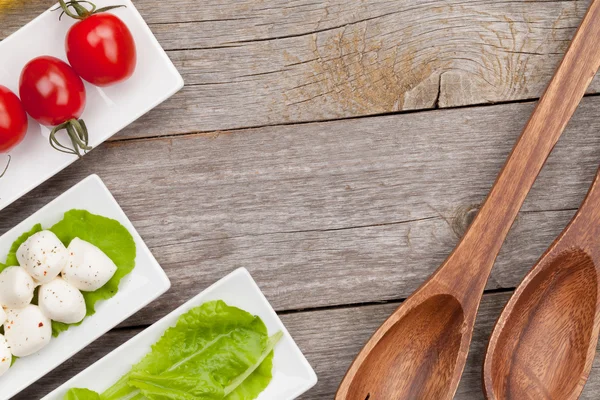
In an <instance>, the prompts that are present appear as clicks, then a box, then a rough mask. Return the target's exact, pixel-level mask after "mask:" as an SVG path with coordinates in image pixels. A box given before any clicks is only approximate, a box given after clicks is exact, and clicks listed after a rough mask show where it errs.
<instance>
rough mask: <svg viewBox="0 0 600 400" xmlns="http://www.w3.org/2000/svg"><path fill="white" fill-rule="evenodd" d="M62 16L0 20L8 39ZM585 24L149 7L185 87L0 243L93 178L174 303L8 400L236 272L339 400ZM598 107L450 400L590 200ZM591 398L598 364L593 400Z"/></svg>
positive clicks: (526, 10)
mask: <svg viewBox="0 0 600 400" xmlns="http://www.w3.org/2000/svg"><path fill="white" fill-rule="evenodd" d="M53 2H54V0H27V1H23V2H17V1H16V0H0V6H1V7H0V9H1V11H0V38H2V37H5V36H7V35H8V34H10V33H11V32H12V31H14V30H16V29H18V28H19V27H20V26H22V25H23V24H25V23H26V22H27V21H29V20H30V19H32V18H33V17H34V16H35V15H37V14H39V13H41V12H42V11H43V10H45V9H46V8H47V7H49V6H50V5H51V4H52V3H53ZM588 4H589V2H588V1H587V0H585V1H535V2H531V1H526V0H516V1H508V0H502V1H500V0H493V1H492V0H489V1H481V0H396V1H390V0H370V1H364V0H324V1H312V0H235V1H234V0H229V1H224V0H221V1H219V0H207V1H200V0H191V1H185V2H177V3H175V2H171V1H156V0H137V1H136V6H137V7H138V8H139V10H140V12H141V14H142V15H143V16H144V18H145V19H146V21H147V22H148V23H149V25H150V27H151V29H152V30H153V31H154V33H155V34H156V37H157V38H158V40H159V42H160V43H161V44H162V46H163V47H164V48H165V49H166V50H167V52H168V54H169V56H170V57H171V59H172V60H173V62H174V63H175V65H176V66H177V68H178V69H179V71H180V72H181V73H182V75H183V77H184V79H185V82H186V87H185V88H184V89H183V90H182V91H181V92H180V93H178V94H177V95H175V96H174V97H173V98H172V99H170V100H169V101H167V102H166V103H164V104H163V105H161V106H160V107H158V108H157V109H155V110H154V111H152V112H151V113H149V114H148V115H146V116H145V117H143V118H142V119H140V120H139V121H138V122H136V123H134V124H133V125H132V126H130V127H129V128H127V129H125V130H124V131H123V132H121V133H119V134H118V135H117V136H115V137H114V138H113V139H112V140H111V141H110V142H108V143H106V144H104V145H102V146H100V147H99V148H98V149H96V150H94V151H93V152H92V153H91V154H89V155H88V156H87V157H86V158H85V159H84V160H82V161H80V162H77V163H76V164H74V165H73V166H71V167H70V168H68V169H67V170H65V171H64V172H62V173H60V174H59V175H58V176H57V177H55V178H54V179H51V180H50V181H48V182H47V183H46V184H44V185H43V186H41V187H39V188H38V189H36V190H35V191H33V192H32V193H31V194H29V195H27V196H26V197H24V198H23V199H21V200H19V201H17V202H16V203H15V204H13V205H12V206H10V207H9V208H7V209H5V210H4V211H2V212H1V213H0V234H1V233H4V232H5V231H7V230H8V229H10V228H11V227H12V226H14V225H15V224H17V223H18V222H19V221H21V220H22V219H24V218H25V217H27V216H28V215H30V214H31V213H33V212H34V211H36V210H38V209H39V208H40V207H42V206H43V205H44V204H46V203H47V202H49V201H50V200H52V199H53V198H54V197H56V196H57V195H59V194H60V193H62V192H63V191H64V190H66V189H68V188H69V187H71V186H72V185H74V184H75V183H77V182H78V181H79V180H81V179H82V178H84V177H85V176H87V175H88V174H91V173H97V174H99V175H100V177H101V178H102V179H103V180H104V181H105V182H106V184H107V186H108V187H109V189H110V190H111V191H112V193H113V194H114V196H115V197H116V199H117V201H118V202H119V203H120V204H121V206H122V207H123V209H124V210H125V212H126V214H127V215H128V216H129V217H130V218H131V220H132V222H133V224H134V225H135V226H136V227H137V228H138V229H139V232H140V234H141V235H142V237H143V238H144V239H145V240H146V242H147V243H148V245H149V247H150V248H151V250H152V251H153V253H154V255H155V256H156V258H157V259H158V261H159V262H160V263H161V265H162V266H163V268H164V269H165V271H166V272H167V274H168V275H169V277H170V278H171V281H172V284H173V286H172V289H171V290H170V291H169V292H168V293H167V294H165V295H164V296H162V297H161V298H160V299H159V300H157V301H155V302H154V303H153V304H151V305H150V306H149V307H147V308H145V309H144V310H142V311H141V312H139V313H138V314H136V315H135V316H134V317H132V318H131V319H129V320H127V321H126V322H124V323H123V324H122V325H121V326H119V327H118V328H116V329H114V330H113V331H112V332H110V333H109V334H107V335H105V336H104V337H103V338H101V339H100V340H98V341H96V342H95V343H94V344H92V345H91V346H89V347H88V348H87V349H85V350H83V351H82V352H81V353H80V354H78V355H77V356H76V357H74V358H73V359H71V360H70V361H68V362H66V363H65V364H63V365H62V366H61V367H59V368H58V369H57V370H56V371H54V372H53V373H51V374H49V375H48V376H47V377H46V378H44V379H42V380H41V381H39V382H38V383H36V384H35V385H33V386H32V387H31V388H30V389H28V390H27V391H25V392H24V393H23V394H22V395H20V396H18V397H17V398H19V399H37V398H40V397H41V396H42V395H44V394H46V393H47V392H49V391H50V390H51V389H53V388H55V387H56V386H57V385H58V384H60V383H62V382H64V381H65V380H66V379H68V378H70V377H71V376H73V375H74V374H76V373H78V372H79V371H81V370H82V369H84V368H86V367H87V366H88V365H90V364H91V363H92V362H94V361H95V360H97V359H99V358H100V357H102V356H103V355H105V354H106V353H107V352H109V351H110V350H112V349H113V348H115V347H116V346H118V345H120V344H121V343H123V342H125V341H126V340H128V339H129V338H130V337H132V336H133V335H135V334H136V333H138V332H140V331H141V330H142V329H144V328H145V327H147V326H148V325H150V324H152V323H153V322H154V321H156V320H157V319H159V318H160V317H162V316H163V315H165V314H166V313H168V312H169V311H170V310H173V309H174V308H176V307H177V306H178V305H180V304H181V303H183V302H184V301H186V300H187V299H189V298H191V297H192V296H194V295H195V294H197V293H198V292H200V291H201V290H202V289H204V288H205V287H207V286H208V285H209V284H211V283H213V282H215V281H216V280H218V279H219V278H221V277H223V276H224V275H226V274H227V273H228V272H230V271H232V270H233V269H235V268H237V267H240V266H245V267H246V268H248V269H249V270H250V272H251V273H252V275H253V276H254V278H255V279H256V280H257V282H258V284H259V285H260V286H261V288H262V289H263V291H264V293H265V294H266V296H267V297H268V298H269V300H270V301H271V303H272V305H273V306H274V307H275V308H276V310H277V311H278V312H279V313H280V315H281V318H282V319H283V321H284V323H285V324H286V325H287V327H288V328H289V330H290V332H291V334H292V336H294V338H295V339H296V340H297V342H298V344H299V345H300V347H301V348H302V350H303V351H304V353H305V354H306V356H307V357H308V359H309V361H310V362H311V364H312V365H313V367H314V368H315V370H316V371H317V374H318V375H319V384H318V385H317V386H316V387H315V388H314V389H313V390H312V391H310V392H309V393H308V394H307V395H305V396H303V397H302V399H306V400H316V399H331V398H332V397H333V394H334V392H335V390H336V387H337V385H338V383H339V381H340V379H341V377H342V375H343V374H344V372H345V371H346V368H347V367H348V365H349V363H350V362H351V360H352V359H353V357H354V356H355V354H356V353H357V352H358V350H359V349H360V348H361V346H362V345H363V343H364V342H365V341H366V340H367V338H368V337H369V335H370V334H371V333H372V331H373V330H374V329H375V328H376V327H377V326H378V325H379V324H380V323H381V322H382V321H383V320H384V319H385V318H386V317H387V316H388V315H389V314H390V313H391V312H392V310H393V309H394V308H395V307H397V306H398V304H399V303H400V302H402V300H403V299H404V298H406V297H407V296H409V295H410V294H411V293H412V292H413V291H414V290H415V289H416V288H417V287H418V285H419V284H420V283H421V282H423V280H424V279H425V278H426V277H427V276H428V275H429V274H430V273H431V272H432V271H433V270H434V269H435V268H436V267H437V266H438V265H439V264H440V263H441V262H442V261H443V259H444V258H445V257H446V256H447V255H448V253H449V252H450V251H451V249H452V248H453V246H454V245H455V244H456V242H457V240H458V238H459V237H460V236H461V234H462V233H463V231H464V229H465V226H466V225H467V224H468V221H469V219H470V217H472V215H473V214H474V212H476V210H477V204H478V203H480V202H481V201H482V200H483V198H484V196H485V195H486V193H487V191H488V189H489V188H490V186H491V184H492V182H493V181H494V178H495V176H496V174H497V173H498V171H499V169H500V167H501V165H502V164H503V162H504V160H505V158H506V156H507V154H508V152H509V150H510V149H511V147H512V145H513V143H514V141H515V139H516V138H517V136H518V134H519V133H520V131H521V129H522V127H523V125H524V123H525V121H526V120H527V118H528V116H529V114H530V112H531V111H532V108H533V106H534V103H535V100H536V99H537V98H538V97H539V96H540V94H541V92H542V90H543V89H544V87H545V86H546V84H547V82H548V81H549V79H550V77H551V75H552V73H553V71H554V69H555V67H556V65H557V63H558V62H559V60H560V59H561V57H562V55H563V53H564V51H565V50H566V47H567V45H568V43H569V40H570V38H571V37H572V35H573V33H574V31H575V29H576V27H577V26H578V24H579V22H580V20H581V18H582V17H583V14H584V13H585V10H586V8H587V6H588ZM599 92H600V81H599V80H598V79H596V80H595V81H594V83H593V84H592V86H591V87H590V89H589V95H588V96H586V98H585V99H584V100H583V102H582V104H581V106H580V108H579V110H578V111H577V114H576V116H575V117H574V120H573V121H572V122H571V124H570V125H569V127H568V129H567V132H566V134H565V135H564V136H563V139H562V140H561V141H560V143H559V145H558V146H557V148H556V149H555V151H554V152H553V154H552V156H551V157H550V159H549V161H548V164H547V166H546V167H545V169H544V170H543V172H542V174H541V176H540V177H539V179H538V181H537V183H536V185H535V186H534V188H533V190H532V192H531V194H530V195H529V197H528V199H527V201H526V203H525V205H524V207H523V210H522V212H521V214H520V216H519V218H518V220H517V222H516V224H515V226H514V227H513V229H512V232H511V234H510V235H509V238H508V240H507V242H506V245H505V246H504V248H503V250H502V253H501V255H500V257H499V259H498V262H497V265H496V267H495V269H494V271H493V272H492V276H491V278H490V280H489V283H488V287H487V291H486V295H485V297H484V299H483V302H482V306H481V310H480V315H479V318H478V322H477V326H476V328H475V335H474V343H473V345H472V348H471V353H470V354H471V355H470V358H469V361H468V363H467V366H466V370H465V373H464V375H463V380H462V382H461V385H460V388H459V389H458V394H457V396H456V398H457V399H481V398H482V391H481V382H480V374H481V372H480V371H481V364H482V357H483V352H484V348H485V345H486V342H487V337H488V335H489V333H490V330H491V327H492V326H493V323H494V321H495V319H496V317H497V316H498V313H499V312H500V310H501V308H502V306H503V304H504V303H505V302H506V301H507V299H508V298H509V296H510V294H511V292H512V290H513V288H514V287H515V286H516V285H517V284H518V283H519V282H520V280H521V279H522V277H523V276H524V274H525V273H526V271H527V270H528V269H529V268H530V267H531V266H532V265H533V263H534V262H535V261H536V259H537V258H538V257H539V256H540V254H541V253H542V252H543V250H544V249H545V248H546V247H547V246H548V245H549V244H550V243H551V241H552V240H553V239H554V237H555V236H556V235H557V234H558V233H559V232H560V231H561V230H562V228H563V227H564V226H565V225H566V223H567V222H568V220H569V219H570V217H571V216H572V215H573V213H574V212H575V210H576V208H577V207H578V205H579V203H580V201H581V200H582V199H583V196H584V194H585V192H586V190H587V187H588V185H589V184H590V183H591V180H592V177H593V175H594V174H595V172H596V169H597V167H598V162H599V160H600V157H598V156H599V155H600V97H598V96H596V95H597V94H598V93H599ZM82 206H84V205H82ZM599 395H600V361H599V360H598V359H597V360H596V363H595V365H594V370H593V371H592V374H591V378H590V380H589V382H588V384H587V386H586V389H585V391H584V394H583V396H582V398H583V399H597V398H598V397H599Z"/></svg>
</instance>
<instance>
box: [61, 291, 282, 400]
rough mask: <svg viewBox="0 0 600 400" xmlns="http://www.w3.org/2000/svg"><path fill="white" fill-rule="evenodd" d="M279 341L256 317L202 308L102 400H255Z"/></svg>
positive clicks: (218, 305) (214, 306)
mask: <svg viewBox="0 0 600 400" xmlns="http://www.w3.org/2000/svg"><path fill="white" fill-rule="evenodd" d="M282 336H283V334H282V333H281V332H278V333H276V334H275V335H273V336H272V337H269V336H268V332H267V328H266V326H265V324H264V323H263V321H262V320H261V319H260V318H259V317H257V316H254V315H252V314H250V313H248V312H246V311H244V310H241V309H239V308H237V307H232V306H229V305H227V304H226V303H225V302H223V301H220V300H218V301H211V302H207V303H204V304H203V305H201V306H199V307H196V308H193V309H192V310H190V311H188V312H187V313H185V314H183V315H182V316H181V317H179V320H178V321H177V324H176V325H175V326H174V327H171V328H169V329H167V330H166V331H165V333H164V334H163V336H162V337H161V338H160V339H159V340H158V342H156V343H155V344H154V345H153V346H152V350H151V352H150V353H148V354H147V355H146V356H145V357H144V358H143V359H142V360H141V361H140V362H139V363H138V364H136V365H134V366H133V367H132V369H131V371H130V372H129V373H128V374H127V375H125V376H124V377H122V378H121V379H120V380H119V381H118V382H117V383H115V384H114V385H113V386H112V387H111V388H109V389H108V390H107V391H105V392H104V393H102V394H101V395H100V398H101V399H102V400H125V399H135V400H142V399H149V400H188V399H189V400H192V399H199V400H213V399H226V400H252V399H255V398H256V397H257V396H258V395H259V394H260V393H261V392H262V391H263V390H264V389H265V388H266V387H267V386H268V385H269V383H270V382H271V379H272V369H273V349H274V347H275V345H276V344H277V343H278V341H279V340H280V339H281V337H282ZM71 390H76V389H71ZM65 399H68V398H67V397H65Z"/></svg>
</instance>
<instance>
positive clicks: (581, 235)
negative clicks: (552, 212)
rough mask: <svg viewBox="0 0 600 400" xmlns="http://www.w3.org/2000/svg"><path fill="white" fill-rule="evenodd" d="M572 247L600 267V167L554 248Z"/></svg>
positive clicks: (559, 249) (556, 250)
mask: <svg viewBox="0 0 600 400" xmlns="http://www.w3.org/2000/svg"><path fill="white" fill-rule="evenodd" d="M572 248H579V249H581V250H583V251H585V252H586V253H587V254H588V255H589V256H590V257H592V259H593V260H594V262H595V263H596V267H597V268H599V269H600V169H598V173H597V174H596V177H595V178H594V182H593V183H592V186H591V187H590V190H589V191H588V193H587V196H586V197H585V200H584V201H583V203H582V204H581V207H579V211H577V214H575V216H574V217H573V220H572V221H571V222H570V223H569V226H568V227H567V228H566V229H565V232H564V233H563V234H562V237H561V238H560V239H559V240H557V242H556V247H555V248H552V250H553V253H559V252H561V251H564V250H567V249H572Z"/></svg>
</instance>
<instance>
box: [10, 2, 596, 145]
mask: <svg viewBox="0 0 600 400" xmlns="http://www.w3.org/2000/svg"><path fill="white" fill-rule="evenodd" d="M13 3H14V2H12V3H7V4H8V6H7V5H4V7H2V3H0V9H1V10H2V11H0V37H5V36H6V35H7V34H8V33H10V32H12V31H14V30H15V29H17V28H18V27H19V26H21V25H22V24H24V23H25V22H27V21H28V20H30V19H31V18H32V17H33V16H34V15H35V14H37V13H39V12H41V11H42V10H44V9H45V8H46V7H48V6H49V5H50V4H51V3H52V1H49V0H33V1H28V2H26V4H25V5H24V6H22V7H21V6H18V7H17V5H16V4H13ZM588 3H589V1H587V0H586V1H566V0H565V1H542V2H535V6H532V3H531V2H528V1H525V0H522V1H510V0H504V1H481V0H469V1H464V0H446V1H441V0H439V1H432V0H420V1H416V2H415V1H413V0H402V1H389V0H377V1H369V2H364V1H360V0H351V1H344V0H331V1H324V2H314V1H311V0H296V1H293V2H289V1H286V0H271V1H269V2H264V1H257V0H253V1H251V0H245V1H240V2H226V1H221V0H212V1H206V2H195V1H191V2H187V3H184V4H182V5H181V6H177V7H173V5H172V4H171V3H170V2H156V1H154V0H139V1H136V5H137V6H138V7H139V9H140V12H141V13H142V15H143V16H144V17H145V18H146V20H147V21H148V22H149V23H150V25H151V28H152V29H153V31H154V32H155V33H156V35H157V37H158V39H159V41H160V42H161V43H162V44H163V46H164V47H165V48H166V49H169V50H171V51H169V55H170V57H171V58H172V59H173V61H174V62H175V64H176V65H177V67H178V69H179V70H180V71H181V73H182V74H183V76H184V79H185V81H186V84H187V85H188V86H187V87H186V88H185V89H184V91H183V92H181V93H180V94H178V95H176V96H175V97H174V98H173V99H171V100H170V101H169V102H167V103H166V104H165V105H163V106H161V107H159V108H158V109H157V110H155V111H153V112H152V113H151V114H150V115H149V116H148V117H146V118H143V119H142V120H140V121H139V122H138V123H136V124H134V125H133V126H132V127H130V128H128V129H126V130H125V132H123V134H122V136H121V137H123V136H125V137H142V136H144V137H147V136H156V135H164V134H180V133H187V132H201V131H202V132H206V131H213V130H225V129H235V128H242V127H250V126H264V125H274V124H284V123H297V122H307V121H315V120H329V119H338V118H347V117H356V116H364V115H373V114H381V113H390V112H396V111H401V110H415V109H428V108H433V107H456V106H462V105H472V104H481V103H489V102H500V101H511V100H522V99H533V98H537V97H539V95H540V94H541V92H542V90H543V89H544V87H545V86H546V84H547V82H548V81H549V79H550V77H551V75H552V73H553V71H554V69H555V67H556V65H557V63H558V62H559V60H560V59H561V57H562V54H563V53H564V51H565V49H566V46H567V45H568V42H569V40H570V38H571V37H572V35H573V33H574V30H575V28H576V27H577V25H578V24H579V21H580V20H581V18H582V16H583V13H584V12H585V10H586V8H587V4H588ZM19 4H21V3H19ZM598 90H600V83H599V81H598V80H596V81H595V82H594V83H593V84H592V87H591V88H590V92H592V93H597V92H598Z"/></svg>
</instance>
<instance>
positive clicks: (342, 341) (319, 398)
mask: <svg viewBox="0 0 600 400" xmlns="http://www.w3.org/2000/svg"><path fill="white" fill-rule="evenodd" d="M508 296H509V294H508V293H502V294H490V295H487V296H485V297H484V299H483V301H482V303H481V307H480V310H479V316H478V319H477V326H476V328H475V332H474V335H473V344H472V345H471V352H470V354H469V359H468V361H467V365H466V367H465V372H464V374H463V377H462V381H461V384H460V386H459V388H458V393H457V395H456V397H455V398H456V400H479V399H483V394H482V391H481V365H482V363H483V356H484V353H485V347H486V345H487V340H488V337H489V334H490V332H491V330H492V327H493V324H494V322H495V321H496V318H497V316H498V315H499V313H500V310H501V309H502V306H503V305H504V303H505V302H506V301H507V300H508ZM396 306H397V304H385V305H371V306H364V307H348V308H342V309H334V310H320V311H311V312H300V313H293V314H289V315H283V316H282V317H281V318H282V320H283V322H284V324H285V325H286V327H287V328H288V329H289V331H290V333H291V334H292V336H293V337H294V339H295V340H296V342H297V343H298V345H299V346H300V348H301V349H302V351H303V352H304V354H305V355H306V356H307V358H308V360H309V362H310V363H311V364H312V366H313V368H314V369H315V371H316V372H317V375H318V376H319V383H318V384H317V386H316V387H315V388H314V389H313V390H311V391H310V392H308V393H307V394H306V395H304V396H302V397H301V399H302V400H324V399H331V398H333V394H334V393H335V390H336V388H337V385H338V384H339V382H340V380H341V378H342V376H343V374H344V372H345V371H346V368H347V367H348V365H349V364H350V362H351V361H352V359H353V357H354V356H355V355H356V353H357V352H358V351H359V350H360V348H361V347H362V345H363V344H364V343H365V342H366V340H367V339H368V338H369V336H370V335H371V333H372V332H373V330H374V329H375V328H376V327H377V326H379V324H381V323H382V322H383V321H384V320H385V318H387V317H388V316H389V314H391V313H392V311H393V310H394V309H395V307H396ZM139 331H140V329H139V328H138V329H120V330H116V331H112V332H111V333H109V334H107V335H105V336H104V337H102V338H100V339H99V340H97V341H96V342H95V343H93V344H91V345H90V346H89V347H88V348H86V349H85V350H83V351H82V352H81V353H79V354H78V355H76V356H75V357H74V358H72V359H71V360H69V361H67V362H66V363H65V364H63V365H62V366H61V367H59V368H58V369H57V370H56V371H54V372H52V373H50V374H49V375H48V376H46V377H45V378H43V379H42V380H41V381H39V382H38V383H36V384H34V385H33V386H31V387H30V388H29V389H28V390H26V391H25V392H23V393H22V394H21V395H19V396H17V397H16V399H19V400H21V399H22V400H29V399H32V398H38V397H41V396H42V395H43V394H45V393H47V392H49V391H51V390H52V389H54V388H55V387H56V386H58V385H60V384H62V383H63V382H65V381H66V380H67V379H69V378H70V377H71V376H73V375H75V374H76V373H77V372H79V371H81V370H82V369H84V368H86V367H87V366H88V365H90V364H91V363H92V362H94V361H96V360H97V359H100V358H101V357H102V356H104V355H105V354H106V353H108V352H109V351H110V350H111V349H112V348H114V347H117V346H118V345H120V344H121V343H124V342H125V341H127V340H128V339H129V338H130V337H132V336H133V335H135V334H137V333H138V332H139ZM599 361H600V360H599V359H598V357H596V360H595V362H594V366H593V369H592V372H591V375H590V379H589V381H588V383H587V385H586V387H585V389H584V392H583V395H582V396H581V399H582V400H593V399H594V400H595V399H597V398H598V392H599V390H600V362H599Z"/></svg>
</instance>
